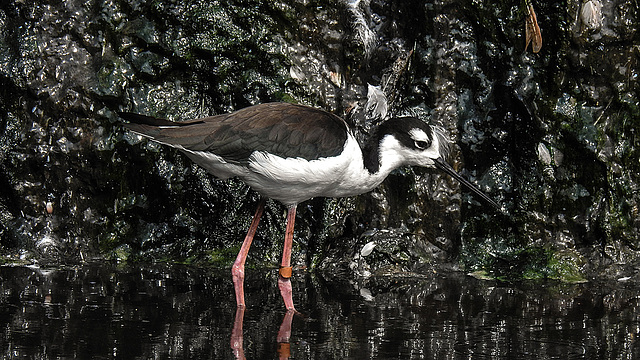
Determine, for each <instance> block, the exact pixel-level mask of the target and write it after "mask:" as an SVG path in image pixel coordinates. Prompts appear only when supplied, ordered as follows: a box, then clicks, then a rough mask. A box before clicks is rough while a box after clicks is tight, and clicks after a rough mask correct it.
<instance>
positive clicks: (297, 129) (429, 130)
mask: <svg viewBox="0 0 640 360" xmlns="http://www.w3.org/2000/svg"><path fill="white" fill-rule="evenodd" d="M120 116H121V117H122V118H123V119H125V120H128V121H129V122H130V123H128V124H125V125H124V126H125V127H127V128H128V129H130V130H132V131H133V132H136V133H138V134H140V135H143V136H146V137H149V138H151V139H152V140H154V141H157V142H159V143H162V144H166V145H169V146H172V147H175V148H178V149H180V150H182V151H183V152H184V153H185V154H186V155H187V156H188V157H189V158H191V159H192V160H193V161H195V162H196V163H197V164H199V165H200V166H202V167H204V168H205V169H206V170H207V171H209V172H210V173H212V174H213V175H215V176H217V177H219V178H221V179H226V178H229V177H233V176H237V177H239V178H240V179H242V180H243V181H244V182H246V183H247V184H248V185H249V186H251V187H252V188H253V189H254V190H256V191H257V192H259V193H260V194H262V195H264V196H266V197H270V198H272V199H275V200H278V201H280V202H282V203H283V204H285V205H286V206H287V207H288V213H287V226H286V233H285V241H284V251H283V255H282V263H281V267H280V276H279V279H278V287H279V288H280V291H281V294H282V297H283V299H284V302H285V306H286V307H287V309H294V306H293V300H292V295H291V282H290V277H291V245H292V241H293V227H294V221H295V216H296V206H297V205H298V204H299V203H301V202H303V201H305V200H308V199H311V198H313V197H316V196H325V197H340V196H353V195H358V194H362V193H365V192H367V191H370V190H372V189H373V188H375V187H377V186H378V185H380V183H381V182H382V181H383V180H384V179H385V178H386V177H387V175H389V173H390V172H391V171H393V170H394V169H396V168H398V167H400V166H403V165H417V166H423V167H432V168H433V167H435V168H438V169H440V170H443V171H444V172H446V173H447V174H449V175H451V176H452V177H454V178H455V179H457V180H458V181H460V182H461V183H462V184H464V185H465V186H467V187H468V188H469V189H471V190H472V191H473V192H474V193H476V194H477V195H478V196H480V197H481V198H483V199H484V200H485V201H487V202H488V203H490V204H491V205H493V206H495V207H497V208H500V206H499V205H498V204H496V203H495V202H494V201H493V200H491V199H490V198H489V197H488V196H487V195H485V194H484V193H483V192H482V191H480V190H479V189H478V188H477V187H475V186H473V185H472V184H471V183H470V182H468V181H467V180H465V179H464V178H462V177H461V176H460V175H459V174H458V173H457V172H456V171H455V170H453V168H452V167H451V166H450V165H449V164H447V163H446V162H445V160H444V158H445V156H446V153H447V151H448V147H449V143H448V141H447V139H446V138H445V135H444V133H443V132H442V131H440V130H439V129H438V128H435V127H431V126H429V125H427V124H425V123H424V122H422V121H420V120H418V119H416V118H413V117H404V118H393V119H390V120H388V121H386V122H384V123H382V124H381V125H380V126H379V127H378V128H377V130H376V132H375V133H374V134H373V136H372V138H371V139H370V140H369V143H368V144H366V146H365V147H364V148H361V147H360V146H359V144H358V142H357V141H356V139H355V137H354V136H353V134H352V133H351V131H350V130H349V127H348V126H347V124H346V123H345V121H344V120H342V119H341V118H339V117H337V116H335V115H333V114H331V113H328V112H326V111H323V110H318V109H314V108H311V107H308V106H302V105H294V104H288V103H267V104H261V105H255V106H250V107H247V108H245V109H242V110H238V111H235V112H232V113H229V114H224V115H216V116H212V117H208V118H203V119H197V120H191V121H185V122H172V121H168V120H162V119H156V118H152V117H148V116H144V115H137V114H132V113H120ZM263 209H264V200H263V201H262V202H260V205H259V206H258V209H257V210H256V213H255V215H254V217H253V221H252V223H251V226H250V228H249V231H248V233H247V236H246V237H245V239H244V243H243V244H242V247H241V249H240V252H239V254H238V257H237V259H236V261H235V263H234V264H233V267H232V270H231V273H232V276H233V282H234V285H235V289H236V303H237V305H238V306H244V304H245V302H244V290H243V282H244V263H245V260H246V257H247V253H248V252H249V247H250V246H251V241H252V240H253V236H254V234H255V231H256V228H257V227H258V222H259V220H260V217H261V216H262V211H263Z"/></svg>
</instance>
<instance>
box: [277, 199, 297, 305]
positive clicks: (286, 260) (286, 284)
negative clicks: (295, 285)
mask: <svg viewBox="0 0 640 360" xmlns="http://www.w3.org/2000/svg"><path fill="white" fill-rule="evenodd" d="M295 222H296V205H291V206H289V210H288V212H287V229H286V232H285V235H284V250H283V252H282V263H281V264H280V275H279V276H278V288H279V289H280V295H282V299H283V300H284V306H285V307H286V308H287V310H295V307H294V306H293V296H292V290H291V272H292V271H291V246H292V245H293V227H294V225H295Z"/></svg>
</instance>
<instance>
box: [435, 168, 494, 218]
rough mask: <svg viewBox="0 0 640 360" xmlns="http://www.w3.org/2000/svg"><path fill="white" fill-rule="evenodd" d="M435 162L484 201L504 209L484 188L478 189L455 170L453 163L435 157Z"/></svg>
mask: <svg viewBox="0 0 640 360" xmlns="http://www.w3.org/2000/svg"><path fill="white" fill-rule="evenodd" d="M434 162H435V164H436V168H438V169H439V170H442V171H444V172H445V173H447V174H448V175H449V176H451V177H452V178H454V179H456V180H458V182H460V184H462V185H464V186H466V187H467V188H469V190H471V191H473V192H474V193H475V194H476V195H478V196H479V197H481V198H482V199H483V200H484V201H486V202H488V203H489V204H491V205H492V206H494V207H495V208H496V209H498V210H500V211H502V207H501V206H500V205H498V203H497V202H495V201H493V199H491V198H490V197H489V196H488V195H487V194H485V193H483V192H482V190H480V189H478V187H477V186H475V185H473V184H472V183H470V182H469V181H468V180H467V179H465V178H463V177H462V175H460V174H458V173H457V172H456V171H455V170H453V168H452V167H451V165H449V164H448V163H447V162H446V161H444V160H442V158H438V159H435V160H434Z"/></svg>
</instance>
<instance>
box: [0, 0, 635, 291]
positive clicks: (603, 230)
mask: <svg viewBox="0 0 640 360" xmlns="http://www.w3.org/2000/svg"><path fill="white" fill-rule="evenodd" d="M587 3H588V4H587ZM587 3H584V4H583V3H582V2H580V1H569V2H544V3H540V4H537V3H536V4H534V6H536V13H537V16H538V22H539V24H540V27H541V28H542V36H543V47H542V50H541V51H540V52H539V53H537V54H533V53H531V52H530V51H524V23H525V20H524V16H525V13H524V8H523V7H522V6H521V5H520V4H516V3H512V2H498V3H491V4H488V3H487V4H485V3H478V2H472V1H447V2H444V1H432V2H426V3H424V2H402V3H399V4H394V3H385V2H382V1H374V0H372V1H360V2H353V1H352V2H312V1H304V2H302V1H301V2H296V1H281V2H255V1H237V2H231V3H225V4H220V3H216V2H208V1H196V0H191V1H167V2H162V3H159V2H144V1H130V2H124V1H104V2H81V1H67V2H63V3H55V4H54V3H48V2H36V3H33V2H23V1H9V2H6V3H3V4H2V5H0V26H1V31H0V85H1V86H0V88H1V90H0V99H1V103H0V110H1V113H0V116H1V121H0V135H1V136H0V164H1V167H2V172H1V173H0V184H1V186H0V236H1V238H2V252H3V254H4V255H5V259H6V260H7V261H9V262H15V261H17V260H16V259H21V260H22V261H27V262H38V263H53V264H58V263H80V262H83V261H86V260H87V259H91V258H96V257H97V258H107V259H117V260H120V261H133V260H136V259H144V260H155V261H163V260H168V261H182V262H198V263H215V264H219V265H228V264H230V262H231V261H232V259H233V258H234V256H235V254H234V253H235V252H236V251H237V248H238V246H239V243H240V240H241V239H242V238H243V237H244V232H245V231H246V229H247V227H248V224H249V221H250V217H251V215H252V214H253V210H254V209H253V208H254V207H255V206H256V205H257V202H258V198H259V197H258V195H257V194H256V193H254V192H252V191H251V190H249V189H247V188H246V187H245V186H244V185H242V184H241V183H240V182H239V181H235V180H232V181H225V182H222V181H219V180H216V179H215V178H213V177H211V176H210V175H208V174H206V173H205V172H204V170H202V169H200V168H198V167H196V166H195V165H193V164H192V163H191V162H190V161H189V160H188V159H186V158H185V157H184V156H182V155H181V154H179V153H177V152H176V151H174V150H171V149H167V148H164V147H162V146H159V145H157V144H153V143H149V142H146V141H143V140H142V139H140V138H139V137H137V136H135V135H132V134H130V133H127V132H125V131H124V130H123V129H122V128H121V127H120V126H119V125H118V121H119V120H118V117H117V115H116V111H120V110H127V111H135V112H140V113H144V114H148V115H154V116H162V117H166V118H169V119H172V120H183V119H190V118H196V117H201V116H206V115H212V114H217V113H222V112H228V111H231V110H234V109H239V108H242V107H244V106H247V105H251V104H256V103H261V102H267V101H294V102H299V103H305V104H309V105H313V106H317V107H320V108H323V109H326V110H329V111H332V112H334V113H336V114H338V115H340V116H343V117H345V118H347V120H348V121H349V122H350V123H351V124H352V125H353V128H354V131H355V132H356V133H357V135H358V137H360V138H361V139H362V138H365V137H366V135H367V134H368V133H369V132H370V131H371V129H372V127H373V126H375V124H376V123H377V122H379V121H380V120H381V119H382V118H384V117H385V116H390V115H403V114H413V115H416V116H419V117H421V118H423V119H424V120H425V121H430V122H431V123H434V124H437V125H440V126H442V127H443V128H445V129H446V130H447V131H448V132H449V134H450V138H451V140H452V142H453V143H454V146H453V151H452V156H451V159H450V162H451V163H452V164H454V166H455V167H456V168H457V169H458V170H460V171H461V172H462V173H463V174H464V175H465V176H466V177H467V178H469V179H471V180H472V181H474V182H475V183H476V184H478V186H480V187H481V188H482V189H483V190H484V191H485V192H487V193H489V194H490V195H491V196H492V197H493V198H494V199H496V200H497V201H498V202H499V203H501V204H502V206H503V210H504V212H505V213H506V214H507V215H504V214H500V213H499V212H496V211H493V210H491V209H490V208H488V207H487V206H485V205H484V204H482V203H480V202H479V201H478V200H476V199H474V198H473V197H471V195H470V194H468V193H466V192H464V191H462V192H461V190H460V189H459V187H458V185H457V184H455V183H454V182H453V180H451V179H449V178H448V177H446V175H441V174H437V173H436V172H433V171H427V170H422V169H401V170H399V171H397V172H395V173H394V174H392V175H391V176H390V179H389V180H388V181H387V182H385V183H384V184H383V185H382V186H381V187H380V188H379V189H377V190H375V191H374V192H372V193H371V194H366V195H362V196H360V197H358V198H355V199H338V200H336V199H328V200H325V199H316V200H312V201H309V202H308V203H306V204H304V205H303V206H300V210H299V216H298V222H297V229H296V239H297V245H296V247H297V248H296V249H294V253H295V258H294V262H295V263H296V264H298V265H308V266H311V267H317V268H318V269H321V270H330V269H332V268H334V267H338V268H340V269H347V270H345V271H347V272H346V274H348V276H353V277H361V276H364V275H363V274H380V273H385V272H386V271H387V270H388V269H391V268H393V271H394V272H395V273H402V272H420V271H428V269H429V264H444V263H446V264H450V266H452V267H457V268H460V269H465V270H466V271H469V272H483V273H484V274H485V275H486V276H488V277H491V278H504V279H511V278H523V277H524V278H556V279H561V280H565V281H577V282H579V281H583V280H585V279H587V280H593V279H595V278H599V277H607V278H626V277H633V276H635V274H636V272H637V268H638V260H639V259H638V239H639V236H638V231H639V229H640V220H639V219H640V217H639V216H638V206H639V205H638V201H639V200H640V199H639V196H640V195H638V194H640V192H639V191H638V181H639V179H638V177H639V175H638V174H640V162H639V159H640V155H639V154H638V149H640V143H639V140H638V136H637V135H636V132H637V129H638V128H640V126H639V125H640V124H639V119H640V111H639V110H638V109H639V108H638V101H639V100H638V95H637V89H638V61H637V58H638V52H639V51H640V40H639V35H638V32H637V28H638V18H639V17H640V16H639V14H638V8H637V4H636V3H634V2H626V1H609V2H598V1H589V2H587ZM385 98H386V102H381V101H380V100H381V99H385ZM283 210H284V209H283V207H282V206H280V205H278V204H275V203H269V204H268V206H267V210H266V214H265V217H264V218H263V222H262V223H261V225H260V227H259V230H258V236H259V237H258V238H257V239H256V243H255V245H254V249H253V251H254V252H253V253H252V255H251V257H250V261H251V262H252V264H253V265H254V266H262V265H264V264H271V263H275V262H276V261H277V259H278V257H279V252H280V244H281V242H280V239H281V238H282V237H283V232H284V226H283V219H284V216H283ZM383 229H390V230H389V232H390V233H391V234H392V235H391V236H382V235H380V234H384V233H385V232H384V231H378V230H383ZM385 231H386V230H385ZM372 234H373V235H372ZM402 240H404V242H403V241H402ZM369 243H373V244H375V246H373V245H369V246H368V247H367V248H366V249H365V250H367V251H365V253H366V252H369V250H370V252H369V253H368V254H367V256H363V255H362V251H363V249H364V248H365V246H366V245H367V244H369ZM372 246H373V247H372ZM358 256H360V258H359V260H358V261H355V263H354V259H355V258H357V257H358ZM368 257H370V259H375V261H367V262H366V263H364V262H363V261H365V260H367V258H368ZM354 264H355V265H354ZM416 264H421V265H420V266H418V265H416ZM365 271H366V272H365Z"/></svg>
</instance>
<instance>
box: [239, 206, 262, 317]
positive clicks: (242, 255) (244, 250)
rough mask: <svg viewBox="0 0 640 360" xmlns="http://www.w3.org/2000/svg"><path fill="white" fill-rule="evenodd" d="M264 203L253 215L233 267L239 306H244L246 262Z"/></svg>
mask: <svg viewBox="0 0 640 360" xmlns="http://www.w3.org/2000/svg"><path fill="white" fill-rule="evenodd" d="M264 203H265V200H264V199H262V200H260V204H258V208H257V209H256V213H255V215H253V221H251V226H250V227H249V231H248V232H247V236H245V238H244V242H243V243H242V247H241V248H240V252H239V253H238V257H237V258H236V261H235V262H234V263H233V266H232V267H231V277H232V278H233V287H234V288H235V291H236V305H237V306H244V263H245V261H246V260H247V254H248V253H249V248H250V247H251V242H252V241H253V236H254V235H255V234H256V229H257V228H258V223H259V222H260V218H261V217H262V212H263V211H264Z"/></svg>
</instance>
